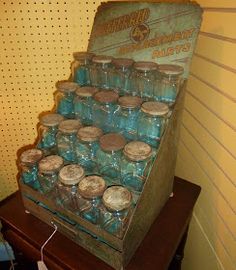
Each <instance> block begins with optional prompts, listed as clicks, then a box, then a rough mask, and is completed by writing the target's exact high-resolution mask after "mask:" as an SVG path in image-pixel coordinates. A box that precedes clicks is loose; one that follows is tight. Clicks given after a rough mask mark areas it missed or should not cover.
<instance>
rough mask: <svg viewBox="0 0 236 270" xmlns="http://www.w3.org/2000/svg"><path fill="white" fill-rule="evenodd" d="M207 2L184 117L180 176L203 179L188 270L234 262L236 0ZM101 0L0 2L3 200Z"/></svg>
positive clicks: (228, 265) (188, 251) (227, 266)
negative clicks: (19, 151)
mask: <svg viewBox="0 0 236 270" xmlns="http://www.w3.org/2000/svg"><path fill="white" fill-rule="evenodd" d="M198 2H199V3H200V4H201V5H202V6H203V7H204V8H205V13H204V18H203V25H202V29H201V33H200V35H199V40H198V44H197V48H196V53H195V55H194V58H193V63H192V69H191V76H190V78H189V82H188V88H187V95H186V103H185V111H184V114H183V122H182V130H181V140H180V144H179V152H178V162H177V168H176V174H177V175H178V176H181V177H183V178H186V179H188V180H190V181H192V182H195V183H197V184H199V185H201V186H202V193H201V196H200V198H199V200H198V203H197V206H196V208H195V211H194V215H193V220H192V223H191V227H190V234H189V239H188V242H187V247H186V255H185V259H184V263H183V269H184V270H199V269H201V270H215V269H226V270H231V269H235V264H236V244H235V235H236V216H235V209H236V207H235V204H236V194H235V176H236V173H235V172H236V162H235V157H236V136H235V131H236V118H235V115H236V106H235V101H236V91H235V87H236V76H235V71H236V53H235V52H236V46H235V43H236V27H235V22H236V2H235V0H225V1H223V0H198ZM99 3H100V1H99V0H96V1H72V0H64V1H56V0H35V1H33V0H30V1H26V0H14V1H13V0H12V1H10V0H5V1H4V0H2V1H1V2H0V37H1V38H0V105H1V107H0V130H1V136H0V199H3V198H4V197H6V196H7V195H9V194H10V193H12V192H14V191H15V190H16V189H17V184H16V174H17V169H16V164H15V160H16V151H17V149H19V148H20V147H22V146H23V145H28V144H30V143H32V142H33V141H34V139H35V137H36V123H37V122H38V119H37V117H38V114H39V113H40V112H42V111H43V110H49V109H50V108H51V107H52V106H53V92H54V91H55V87H54V85H55V82H56V81H57V80H61V79H66V78H68V76H69V73H70V70H69V67H70V62H71V60H72V52H74V51H77V50H84V49H86V47H87V42H88V37H89V34H90V31H91V25H92V22H93V17H94V13H95V11H96V8H97V6H98V5H99Z"/></svg>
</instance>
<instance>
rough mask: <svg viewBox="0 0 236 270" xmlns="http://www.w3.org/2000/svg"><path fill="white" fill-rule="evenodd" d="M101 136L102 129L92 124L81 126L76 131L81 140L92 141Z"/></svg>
mask: <svg viewBox="0 0 236 270" xmlns="http://www.w3.org/2000/svg"><path fill="white" fill-rule="evenodd" d="M101 136H102V130H101V129H100V128H97V127H94V126H88V127H82V128H80V129H79V131H78V133H77V137H78V138H79V139H80V140H81V141H85V142H94V141H97V140H98V139H99V138H100V137H101Z"/></svg>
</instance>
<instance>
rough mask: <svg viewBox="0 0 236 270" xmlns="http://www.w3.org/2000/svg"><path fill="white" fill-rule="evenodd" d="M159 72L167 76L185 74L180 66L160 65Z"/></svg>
mask: <svg viewBox="0 0 236 270" xmlns="http://www.w3.org/2000/svg"><path fill="white" fill-rule="evenodd" d="M158 71H159V72H160V73H162V74H163V75H166V76H180V75H182V74H183V73H184V68H183V67H181V66H178V65H167V64H163V65H159V66H158Z"/></svg>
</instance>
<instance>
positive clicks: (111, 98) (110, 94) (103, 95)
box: [94, 90, 119, 103]
mask: <svg viewBox="0 0 236 270" xmlns="http://www.w3.org/2000/svg"><path fill="white" fill-rule="evenodd" d="M118 98H119V95H118V94H117V93H116V92H115V91H111V90H109V91H106V90H104V91H99V92H98V93H96V94H95V95H94V99H95V100H96V101H98V102H100V103H112V102H116V101H117V100H118Z"/></svg>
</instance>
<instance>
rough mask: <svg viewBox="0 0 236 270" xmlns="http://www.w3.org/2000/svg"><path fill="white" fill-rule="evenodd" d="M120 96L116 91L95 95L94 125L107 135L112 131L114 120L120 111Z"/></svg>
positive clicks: (101, 92)
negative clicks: (114, 116) (115, 114)
mask: <svg viewBox="0 0 236 270" xmlns="http://www.w3.org/2000/svg"><path fill="white" fill-rule="evenodd" d="M118 98H119V95H118V94H117V93H116V92H114V91H100V92H98V93H96V94H95V95H94V105H93V125H94V126H96V127H99V128H101V129H102V130H103V131H104V132H105V133H107V132H111V131H112V119H113V114H114V112H115V111H116V110H117V109H118V104H117V100H118Z"/></svg>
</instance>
